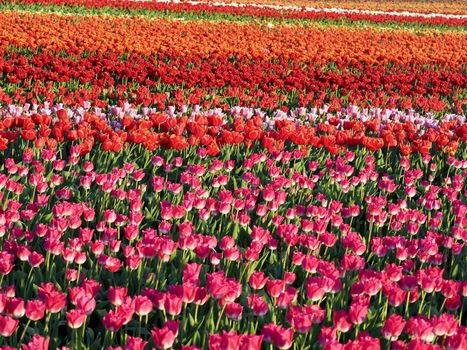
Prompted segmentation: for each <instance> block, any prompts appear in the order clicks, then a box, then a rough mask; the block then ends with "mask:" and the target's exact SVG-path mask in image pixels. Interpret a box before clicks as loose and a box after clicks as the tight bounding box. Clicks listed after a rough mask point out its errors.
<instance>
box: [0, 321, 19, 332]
mask: <svg viewBox="0 0 467 350" xmlns="http://www.w3.org/2000/svg"><path fill="white" fill-rule="evenodd" d="M18 323H19V321H18V320H15V319H14V318H11V317H10V316H0V335H1V336H2V337H9V336H11V335H12V334H13V333H14V332H15V330H16V328H17V327H18Z"/></svg>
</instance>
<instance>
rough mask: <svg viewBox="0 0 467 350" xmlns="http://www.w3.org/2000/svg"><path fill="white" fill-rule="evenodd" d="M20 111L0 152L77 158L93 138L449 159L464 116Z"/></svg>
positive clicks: (105, 142)
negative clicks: (32, 148)
mask: <svg viewBox="0 0 467 350" xmlns="http://www.w3.org/2000/svg"><path fill="white" fill-rule="evenodd" d="M87 107H88V108H90V105H88V106H87ZM22 110H23V109H22V108H20V109H18V108H15V107H14V106H10V107H9V111H7V113H6V114H5V116H4V118H3V119H2V120H1V121H0V136H1V138H0V149H2V150H6V149H7V148H8V147H9V146H8V145H9V144H10V143H11V144H18V142H19V143H20V144H22V142H23V141H30V142H32V143H34V144H35V145H36V146H37V147H44V146H47V147H49V148H52V149H56V148H57V146H58V144H59V143H61V142H63V141H65V140H68V141H71V142H76V143H77V144H78V145H79V146H78V147H79V149H80V153H81V154H82V155H85V154H87V153H89V152H90V151H91V150H92V148H93V147H94V144H95V143H96V141H98V142H99V143H100V144H101V145H102V149H103V150H105V151H113V152H120V151H121V150H122V149H123V148H124V146H127V145H132V144H136V145H142V146H143V147H144V148H145V149H147V150H155V149H157V148H159V147H163V148H165V149H178V150H185V149H187V148H188V147H201V148H202V149H203V150H204V151H205V152H207V154H209V155H211V156H215V155H217V154H218V153H219V152H220V151H221V148H222V147H226V146H234V145H237V144H242V145H245V146H246V147H250V146H252V145H254V144H258V145H261V146H262V147H263V148H264V149H267V150H268V151H269V152H274V151H280V150H283V149H284V147H285V146H286V143H291V144H294V145H296V146H299V147H300V148H301V149H302V150H303V152H305V153H306V152H307V148H309V147H312V148H326V149H327V150H328V151H329V152H331V153H335V154H337V153H339V152H341V151H342V150H343V149H345V148H347V147H355V146H363V147H365V148H366V149H368V150H371V151H377V150H380V149H382V148H388V149H391V148H392V149H397V150H398V151H399V152H401V153H402V154H404V155H408V154H411V153H414V152H419V153H422V154H429V153H430V152H431V150H432V149H437V150H438V151H443V152H445V153H447V154H450V155H454V154H455V153H456V151H457V149H458V147H459V145H460V144H463V143H464V142H465V141H466V140H467V127H466V126H467V124H465V120H464V119H465V118H464V117H461V116H450V115H447V118H446V119H445V120H444V121H441V123H438V122H436V121H435V119H434V118H433V116H431V118H429V119H423V118H421V119H420V116H417V115H415V114H413V113H412V114H404V113H400V112H399V114H398V113H397V111H396V112H393V111H388V112H384V111H382V110H377V109H375V110H373V111H372V112H371V113H369V114H368V112H366V113H359V112H358V108H349V109H348V110H344V111H343V113H339V114H336V115H335V116H333V115H332V114H331V115H328V114H327V113H326V112H327V108H325V109H322V110H321V109H320V110H318V109H315V110H314V111H312V112H311V113H307V111H306V110H305V109H301V110H298V111H294V112H293V114H290V115H287V114H286V113H284V112H281V111H278V112H276V113H275V115H274V116H272V118H271V117H268V116H267V115H266V114H264V113H262V112H260V111H255V112H253V110H251V109H242V108H234V109H233V110H232V114H231V116H229V115H225V114H223V112H222V110H211V111H207V112H205V113H203V112H196V111H194V112H193V113H191V115H188V114H187V113H186V110H185V112H183V111H182V112H181V113H179V114H178V115H176V116H175V115H174V114H173V112H172V109H171V110H170V111H169V113H166V112H157V111H156V110H151V109H146V110H145V114H144V115H138V114H136V110H132V109H130V106H129V105H128V106H127V107H126V109H118V108H113V112H112V113H110V114H109V115H108V116H105V115H102V112H101V111H100V109H97V110H96V111H94V112H93V111H91V110H89V109H88V112H86V111H85V110H84V109H78V110H76V111H73V110H70V109H68V110H67V109H61V107H60V106H59V107H58V109H56V108H54V110H53V111H54V112H55V113H56V116H54V117H52V116H51V115H50V113H48V114H45V112H43V113H42V114H38V113H36V112H33V113H25V114H23V113H22ZM318 112H319V113H320V115H321V117H320V115H319V114H318ZM11 113H13V114H11ZM39 113H40V112H39ZM392 114H394V119H393V120H394V121H391V117H390V116H391V115H392ZM377 116H378V117H377ZM103 117H104V118H103ZM381 117H383V118H381ZM461 150H462V148H461ZM461 152H463V151H461Z"/></svg>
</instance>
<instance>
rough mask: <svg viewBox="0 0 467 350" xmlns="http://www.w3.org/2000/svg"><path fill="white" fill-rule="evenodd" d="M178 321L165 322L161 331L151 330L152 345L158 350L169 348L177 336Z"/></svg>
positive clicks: (157, 329)
mask: <svg viewBox="0 0 467 350" xmlns="http://www.w3.org/2000/svg"><path fill="white" fill-rule="evenodd" d="M179 323H180V322H179V321H167V322H166V323H165V324H164V326H163V327H162V329H159V328H153V329H152V330H151V334H152V339H153V341H154V345H155V346H156V347H157V348H159V349H168V348H171V347H172V346H173V344H174V342H175V339H176V338H177V335H178V327H179Z"/></svg>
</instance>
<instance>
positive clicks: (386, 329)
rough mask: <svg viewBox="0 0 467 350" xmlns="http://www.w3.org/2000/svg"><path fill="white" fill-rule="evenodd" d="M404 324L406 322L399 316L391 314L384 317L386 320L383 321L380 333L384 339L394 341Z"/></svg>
mask: <svg viewBox="0 0 467 350" xmlns="http://www.w3.org/2000/svg"><path fill="white" fill-rule="evenodd" d="M405 324H406V322H405V320H404V319H403V318H402V317H401V316H399V315H396V314H393V315H391V316H389V317H388V318H387V319H386V322H384V326H383V328H382V330H381V333H382V334H383V337H384V338H385V339H388V340H390V341H396V340H397V339H398V338H399V336H400V335H401V334H402V331H403V330H404V327H405Z"/></svg>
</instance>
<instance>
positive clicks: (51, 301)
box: [45, 290, 67, 314]
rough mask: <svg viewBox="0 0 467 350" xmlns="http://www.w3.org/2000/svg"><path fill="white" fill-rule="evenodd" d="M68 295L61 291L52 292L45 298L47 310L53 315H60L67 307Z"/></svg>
mask: <svg viewBox="0 0 467 350" xmlns="http://www.w3.org/2000/svg"><path fill="white" fill-rule="evenodd" d="M66 304H67V301H66V294H65V293H62V292H59V291H55V290H54V291H51V292H49V293H48V294H47V295H46V296H45V309H46V310H47V311H48V312H50V313H52V314H55V313H58V312H60V311H61V310H62V309H63V308H65V307H66Z"/></svg>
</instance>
